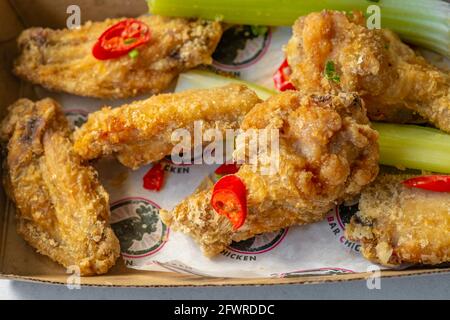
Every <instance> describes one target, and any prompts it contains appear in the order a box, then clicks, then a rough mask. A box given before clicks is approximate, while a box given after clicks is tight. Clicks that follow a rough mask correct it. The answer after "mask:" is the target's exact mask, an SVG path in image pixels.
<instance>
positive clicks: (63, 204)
mask: <svg viewBox="0 0 450 320" xmlns="http://www.w3.org/2000/svg"><path fill="white" fill-rule="evenodd" d="M69 136H70V130H69V126H68V123H67V120H66V118H65V117H64V115H63V113H62V111H61V109H60V107H59V105H58V104H57V103H56V102H55V101H53V100H51V99H44V100H41V101H38V102H36V103H34V102H32V101H30V100H27V99H20V100H18V101H17V102H16V103H14V104H13V105H12V106H11V107H10V108H9V115H8V116H7V117H6V118H5V119H4V120H3V122H2V124H1V126H0V140H1V141H2V142H3V143H7V150H8V155H7V158H6V159H5V163H4V170H3V174H4V177H3V178H4V179H3V180H4V184H5V189H6V191H7V194H8V195H9V197H10V198H11V199H12V200H13V201H14V203H15V204H16V207H17V210H16V215H17V230H18V233H19V234H20V235H21V236H22V237H24V239H25V240H26V241H27V242H28V243H29V244H30V245H31V246H33V247H34V248H35V249H36V250H37V251H38V252H39V253H41V254H44V255H46V256H49V257H50V258H51V259H53V260H55V261H57V262H58V263H60V264H62V265H63V266H65V267H69V266H78V267H79V268H80V273H81V275H92V274H101V273H105V272H107V271H108V270H109V269H110V268H111V267H112V266H113V265H114V264H115V262H116V259H117V258H118V256H119V253H120V247H119V241H118V240H117V238H116V236H115V235H114V233H113V231H112V229H111V227H110V226H109V225H108V220H109V214H110V213H109V204H108V201H109V197H108V194H107V193H106V191H105V190H104V189H103V187H102V185H101V184H100V182H99V181H98V179H97V173H96V171H95V170H94V169H93V168H92V167H89V166H87V165H84V164H83V163H82V161H81V159H80V158H79V157H78V156H77V155H76V154H75V153H74V152H73V150H72V144H71V141H70V138H69Z"/></svg>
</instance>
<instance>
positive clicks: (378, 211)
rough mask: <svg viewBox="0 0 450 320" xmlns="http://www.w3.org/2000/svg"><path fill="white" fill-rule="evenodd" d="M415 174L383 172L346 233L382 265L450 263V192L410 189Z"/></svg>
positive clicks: (370, 257) (368, 256)
mask: <svg viewBox="0 0 450 320" xmlns="http://www.w3.org/2000/svg"><path fill="white" fill-rule="evenodd" d="M410 177H411V176H408V175H395V174H383V175H380V176H379V177H378V178H377V179H376V180H375V182H374V183H373V184H372V185H370V186H369V187H368V188H367V189H365V190H364V191H363V193H362V195H361V200H360V202H359V210H360V211H359V212H358V213H357V215H356V216H354V217H353V218H352V220H351V222H350V224H348V225H347V227H346V235H347V237H348V238H349V239H351V240H354V241H360V242H361V245H362V246H361V248H362V250H361V252H362V254H363V256H364V257H365V258H367V259H369V260H371V261H373V262H376V263H380V264H382V265H386V266H393V265H400V264H402V263H413V264H439V263H444V262H450V194H449V193H445V192H432V191H426V190H422V189H416V188H408V187H405V186H404V185H403V184H402V183H401V182H402V181H403V180H405V179H407V178H410Z"/></svg>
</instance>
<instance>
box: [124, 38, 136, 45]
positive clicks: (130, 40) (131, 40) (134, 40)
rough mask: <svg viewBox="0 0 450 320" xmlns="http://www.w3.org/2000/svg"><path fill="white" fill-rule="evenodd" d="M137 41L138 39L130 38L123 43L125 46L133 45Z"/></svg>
mask: <svg viewBox="0 0 450 320" xmlns="http://www.w3.org/2000/svg"><path fill="white" fill-rule="evenodd" d="M136 40H137V39H136V38H128V39H125V40H124V41H123V43H125V44H132V43H135V42H136Z"/></svg>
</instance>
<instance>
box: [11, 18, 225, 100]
mask: <svg viewBox="0 0 450 320" xmlns="http://www.w3.org/2000/svg"><path fill="white" fill-rule="evenodd" d="M139 20H141V21H143V22H145V23H146V24H147V25H148V26H149V27H150V35H151V38H150V42H149V43H147V44H145V45H142V46H141V47H139V48H138V51H139V55H138V56H137V57H136V58H131V57H129V56H128V55H124V56H122V57H120V58H116V59H111V60H97V59H96V58H95V57H94V56H93V55H92V47H93V46H94V44H95V42H96V41H97V39H98V38H99V36H100V35H101V34H102V33H103V32H104V31H105V30H106V29H107V28H108V27H110V26H112V25H113V24H115V23H117V22H118V21H120V19H107V20H105V21H103V22H88V23H86V24H85V25H84V26H82V27H81V28H80V29H73V30H67V29H64V30H51V29H44V28H31V29H28V30H25V31H24V32H23V33H22V34H21V36H20V37H19V39H18V44H19V47H20V52H21V53H20V56H19V57H18V59H17V60H16V63H15V67H14V73H15V74H16V75H18V76H20V77H21V78H23V79H25V80H28V81H30V82H32V83H35V84H40V85H42V86H44V87H46V88H48V89H51V90H56V91H65V92H68V93H72V94H76V95H81V96H91V97H98V98H124V97H131V96H135V95H138V94H142V93H158V92H161V91H163V90H164V89H166V88H167V87H168V86H169V85H170V83H171V82H172V80H173V79H174V78H175V77H176V76H177V75H178V74H179V73H180V72H182V71H185V70H187V69H191V68H194V67H196V66H198V65H200V64H209V63H211V62H212V58H211V54H212V53H213V51H214V50H215V48H216V45H217V44H218V42H219V40H220V37H221V35H222V27H221V25H220V23H218V22H207V21H202V20H188V19H179V18H166V17H160V16H142V17H140V18H139Z"/></svg>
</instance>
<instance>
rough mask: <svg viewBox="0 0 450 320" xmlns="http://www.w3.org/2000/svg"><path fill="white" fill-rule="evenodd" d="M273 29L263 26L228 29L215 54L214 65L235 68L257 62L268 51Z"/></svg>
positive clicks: (222, 67)
mask: <svg viewBox="0 0 450 320" xmlns="http://www.w3.org/2000/svg"><path fill="white" fill-rule="evenodd" d="M270 40H271V31H270V28H268V27H263V26H259V27H258V26H236V27H232V28H229V29H227V30H226V31H225V32H224V33H223V36H222V38H221V40H220V43H219V45H218V46H217V49H216V51H215V52H214V54H213V59H214V66H216V67H218V68H219V69H223V70H234V69H240V68H244V67H247V66H250V65H252V64H254V63H256V62H257V61H258V60H259V59H260V58H261V57H262V56H263V55H264V54H265V52H266V51H267V48H268V46H269V44H270Z"/></svg>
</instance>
